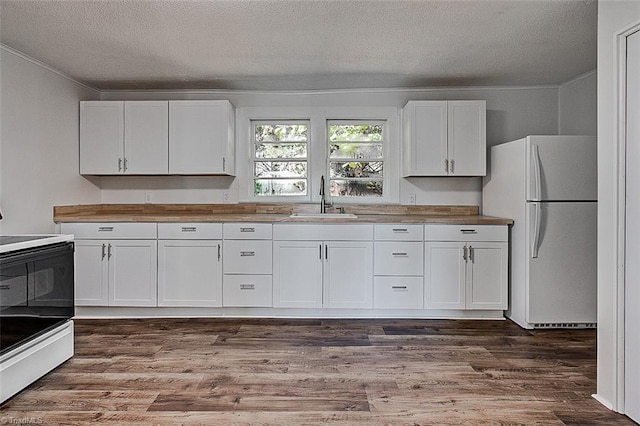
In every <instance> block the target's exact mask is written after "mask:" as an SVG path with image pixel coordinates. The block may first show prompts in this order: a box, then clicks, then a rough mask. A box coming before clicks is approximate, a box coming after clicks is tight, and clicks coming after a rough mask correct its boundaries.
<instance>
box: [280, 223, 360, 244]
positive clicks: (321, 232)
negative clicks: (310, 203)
mask: <svg viewBox="0 0 640 426" xmlns="http://www.w3.org/2000/svg"><path fill="white" fill-rule="evenodd" d="M273 239H274V240H278V241H371V240H372V239H373V225H369V224H352V223H349V224H345V223H333V224H331V225H315V224H313V225H307V224H299V223H283V224H276V225H274V226H273Z"/></svg>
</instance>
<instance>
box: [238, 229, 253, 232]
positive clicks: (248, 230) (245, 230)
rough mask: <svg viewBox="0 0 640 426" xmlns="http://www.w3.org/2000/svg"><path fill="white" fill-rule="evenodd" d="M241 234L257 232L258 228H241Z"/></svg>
mask: <svg viewBox="0 0 640 426" xmlns="http://www.w3.org/2000/svg"><path fill="white" fill-rule="evenodd" d="M240 232H256V228H240Z"/></svg>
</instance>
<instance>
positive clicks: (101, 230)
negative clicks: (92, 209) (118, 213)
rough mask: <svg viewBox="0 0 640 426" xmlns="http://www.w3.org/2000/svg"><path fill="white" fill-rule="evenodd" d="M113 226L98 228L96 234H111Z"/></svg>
mask: <svg viewBox="0 0 640 426" xmlns="http://www.w3.org/2000/svg"><path fill="white" fill-rule="evenodd" d="M112 231H113V226H99V227H98V232H112Z"/></svg>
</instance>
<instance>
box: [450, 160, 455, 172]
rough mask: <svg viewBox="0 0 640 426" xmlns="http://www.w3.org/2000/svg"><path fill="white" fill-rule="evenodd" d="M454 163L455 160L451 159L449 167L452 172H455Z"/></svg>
mask: <svg viewBox="0 0 640 426" xmlns="http://www.w3.org/2000/svg"><path fill="white" fill-rule="evenodd" d="M454 164H455V160H451V161H449V167H450V168H451V173H453V170H454V167H455V166H454Z"/></svg>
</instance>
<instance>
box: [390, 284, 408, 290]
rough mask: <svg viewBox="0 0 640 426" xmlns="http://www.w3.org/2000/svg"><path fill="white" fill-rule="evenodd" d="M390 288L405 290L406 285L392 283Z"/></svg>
mask: <svg viewBox="0 0 640 426" xmlns="http://www.w3.org/2000/svg"><path fill="white" fill-rule="evenodd" d="M391 288H392V289H393V290H406V289H407V286H406V285H392V286H391Z"/></svg>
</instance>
